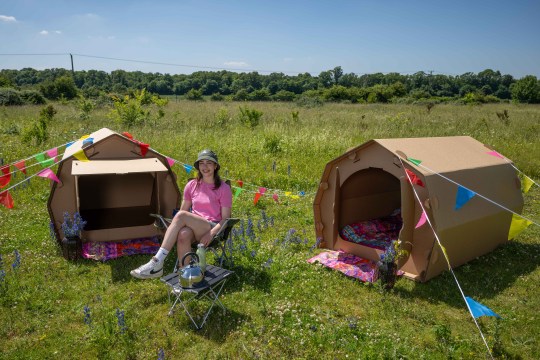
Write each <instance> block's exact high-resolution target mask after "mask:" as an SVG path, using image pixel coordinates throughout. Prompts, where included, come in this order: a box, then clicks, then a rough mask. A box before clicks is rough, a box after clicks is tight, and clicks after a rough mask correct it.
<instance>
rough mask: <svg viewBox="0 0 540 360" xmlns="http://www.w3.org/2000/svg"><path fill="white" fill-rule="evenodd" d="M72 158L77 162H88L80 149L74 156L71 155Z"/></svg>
mask: <svg viewBox="0 0 540 360" xmlns="http://www.w3.org/2000/svg"><path fill="white" fill-rule="evenodd" d="M73 156H75V157H76V158H77V160H80V161H90V160H88V158H87V157H86V154H85V153H84V150H82V149H81V150H79V151H77V152H76V153H75V154H73Z"/></svg>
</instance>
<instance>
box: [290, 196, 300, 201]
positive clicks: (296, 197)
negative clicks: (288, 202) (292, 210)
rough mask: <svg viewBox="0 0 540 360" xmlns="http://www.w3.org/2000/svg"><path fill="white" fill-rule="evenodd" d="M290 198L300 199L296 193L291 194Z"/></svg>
mask: <svg viewBox="0 0 540 360" xmlns="http://www.w3.org/2000/svg"><path fill="white" fill-rule="evenodd" d="M291 199H295V200H296V199H300V196H298V195H291Z"/></svg>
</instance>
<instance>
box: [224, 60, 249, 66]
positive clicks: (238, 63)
mask: <svg viewBox="0 0 540 360" xmlns="http://www.w3.org/2000/svg"><path fill="white" fill-rule="evenodd" d="M223 65H225V66H230V67H241V68H243V67H248V66H249V64H248V63H246V62H244V61H226V62H224V63H223Z"/></svg>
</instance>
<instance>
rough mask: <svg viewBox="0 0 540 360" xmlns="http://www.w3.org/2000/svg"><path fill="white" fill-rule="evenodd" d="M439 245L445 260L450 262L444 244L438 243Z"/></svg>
mask: <svg viewBox="0 0 540 360" xmlns="http://www.w3.org/2000/svg"><path fill="white" fill-rule="evenodd" d="M439 246H440V247H441V250H442V253H443V255H444V257H445V258H446V261H447V262H450V258H449V257H448V253H447V252H446V248H445V247H444V246H442V244H440V245H439Z"/></svg>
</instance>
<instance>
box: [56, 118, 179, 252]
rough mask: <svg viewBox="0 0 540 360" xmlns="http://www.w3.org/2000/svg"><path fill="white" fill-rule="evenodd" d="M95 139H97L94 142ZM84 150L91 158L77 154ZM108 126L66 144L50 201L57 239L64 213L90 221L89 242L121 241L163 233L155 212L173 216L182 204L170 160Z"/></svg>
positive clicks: (85, 236) (83, 236) (58, 238)
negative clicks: (174, 210)
mask: <svg viewBox="0 0 540 360" xmlns="http://www.w3.org/2000/svg"><path fill="white" fill-rule="evenodd" d="M90 139H91V140H92V141H90ZM81 150H82V151H84V154H85V156H86V157H87V158H88V159H89V160H90V161H80V160H78V159H77V157H75V156H74V154H76V153H77V152H78V151H81ZM141 151H142V148H141V146H140V145H139V144H137V143H136V142H134V141H132V140H130V139H129V138H127V137H125V136H123V135H120V134H118V133H115V132H114V131H111V130H109V129H107V128H103V129H101V130H98V131H96V132H94V133H92V134H90V135H89V138H88V139H87V140H86V143H84V140H82V139H81V140H78V141H76V142H75V143H73V144H72V145H71V146H69V147H67V148H66V151H65V153H64V156H63V159H62V162H61V163H60V164H59V166H58V170H57V172H56V176H57V177H58V178H59V180H60V183H56V182H55V183H54V184H53V186H52V189H51V193H50V196H49V201H48V203H47V206H48V209H49V214H50V217H51V221H52V223H53V225H54V231H55V234H56V236H57V240H58V241H60V240H61V239H62V238H63V236H64V234H63V233H62V228H61V224H62V222H63V216H64V215H63V214H64V212H68V213H69V214H70V215H71V216H73V214H74V213H75V212H79V213H80V214H81V216H82V218H83V219H84V220H86V221H87V225H86V227H85V230H84V231H83V234H82V238H83V239H84V240H86V241H120V240H127V239H135V238H143V237H149V236H154V235H159V234H160V233H159V232H158V229H156V228H155V227H154V226H153V220H154V219H153V218H152V217H150V216H149V214H150V213H157V214H161V215H164V216H167V217H170V216H171V215H172V212H173V209H175V208H178V207H179V203H180V191H179V189H178V185H177V184H176V180H175V175H174V173H173V172H172V171H171V168H170V166H169V164H168V162H167V159H166V158H165V157H164V156H163V155H161V154H159V153H156V152H155V151H153V150H151V149H149V150H148V152H147V153H146V154H145V156H142V152H141Z"/></svg>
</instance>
